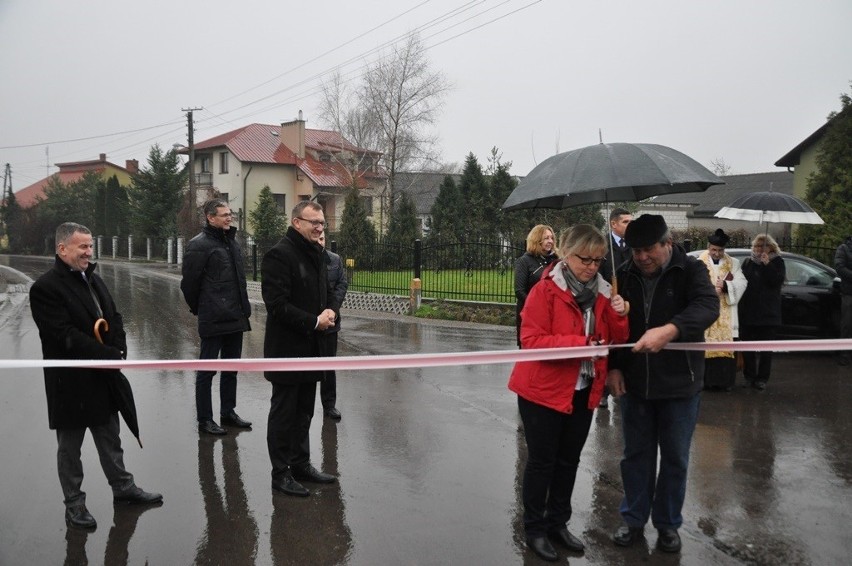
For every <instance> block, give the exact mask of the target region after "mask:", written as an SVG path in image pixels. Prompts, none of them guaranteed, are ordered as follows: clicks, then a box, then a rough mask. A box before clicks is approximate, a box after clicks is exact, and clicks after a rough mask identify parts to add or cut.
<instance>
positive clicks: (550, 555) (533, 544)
mask: <svg viewBox="0 0 852 566" xmlns="http://www.w3.org/2000/svg"><path fill="white" fill-rule="evenodd" d="M527 546H528V547H530V548H531V549H532V551H533V552H535V553H536V554H537V555H538V556H539V558H541V559H542V560H547V561H548V562H556V561H557V560H559V555H558V554H556V550H555V549H554V548H553V545H552V544H550V541H549V540H547V537H531V538H528V539H527Z"/></svg>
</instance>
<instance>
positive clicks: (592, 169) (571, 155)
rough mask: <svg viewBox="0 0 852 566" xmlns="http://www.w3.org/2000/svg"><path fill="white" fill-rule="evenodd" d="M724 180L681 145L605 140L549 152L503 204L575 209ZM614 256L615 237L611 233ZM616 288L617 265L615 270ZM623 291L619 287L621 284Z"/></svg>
mask: <svg viewBox="0 0 852 566" xmlns="http://www.w3.org/2000/svg"><path fill="white" fill-rule="evenodd" d="M721 184H724V181H722V179H720V178H719V177H717V176H716V175H714V174H713V173H711V172H710V171H709V170H708V169H707V168H706V167H704V166H703V165H701V164H700V163H698V162H697V161H695V160H694V159H692V158H691V157H689V156H688V155H685V154H683V153H681V152H679V151H677V150H675V149H672V148H670V147H666V146H664V145H657V144H652V143H600V144H597V145H590V146H588V147H583V148H580V149H575V150H572V151H568V152H565V153H560V154H557V155H554V156H553V157H549V158H547V159H545V160H544V161H542V162H541V163H540V164H538V165H537V166H536V167H535V168H533V170H532V171H530V173H529V175H527V176H526V177H524V179H523V180H522V181H521V182H520V183H518V186H517V187H515V190H514V191H512V194H510V195H509V198H507V199H506V202H505V203H503V209H504V210H507V211H511V210H521V209H535V208H570V207H572V206H579V205H582V204H595V203H605V204H607V206H608V205H609V203H610V202H618V201H630V202H632V201H639V200H644V199H646V198H650V197H653V196H659V195H667V194H674V193H697V192H702V191H706V190H707V188H708V187H711V186H713V185H721ZM609 245H610V251H609V253H610V257H611V256H612V238H609ZM612 275H613V277H612V278H613V287H615V270H613V274H612ZM616 292H617V289H616Z"/></svg>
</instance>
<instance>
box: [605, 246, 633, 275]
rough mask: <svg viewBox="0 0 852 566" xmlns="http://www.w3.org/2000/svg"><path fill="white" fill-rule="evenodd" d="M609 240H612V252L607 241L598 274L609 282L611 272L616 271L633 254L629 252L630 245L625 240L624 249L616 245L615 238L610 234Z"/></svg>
mask: <svg viewBox="0 0 852 566" xmlns="http://www.w3.org/2000/svg"><path fill="white" fill-rule="evenodd" d="M609 240H610V242H612V254H610V253H609V242H607V244H606V261H604V262H603V265H601V270H600V274H601V276H602V277H603V278H604V279H606V280H607V282H608V283H611V282H612V274H613V272H617V271H618V268H619V267H621V266H622V265H623V264H624V262H625V261H627V260H628V259H630V258H631V257H632V256H633V254H632V253H631V252H630V246H628V245H627V242H624V244H625V246H624V249H621V248H620V247H618V246H617V245H616V243H615V238H613V236H612V234H609ZM622 241H624V240H622ZM613 258H614V261H613Z"/></svg>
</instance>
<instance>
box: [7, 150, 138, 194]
mask: <svg viewBox="0 0 852 566" xmlns="http://www.w3.org/2000/svg"><path fill="white" fill-rule="evenodd" d="M56 167H58V168H59V171H58V172H56V173H54V174H53V175H51V176H50V177H45V178H44V179H42V180H40V181H36V182H35V183H33V184H32V185H29V186H27V187H24V188H23V189H21V190H19V191H15V200H16V201H17V203H18V205H19V206H20V207H21V208H30V207H31V206H33V205H35V204H36V203H37V202H38V201H39V200H44V199H45V192H44V189H45V187H47V185H48V183H49V182H50V179H52V178H58V179H59V180H60V181H61V182H62V183H63V184H65V185H67V184H69V183H75V182H77V181H79V180H80V179H82V178H83V175H85V174H86V173H89V172H95V173H97V174H98V175H100V176H101V177H102V178H103V179H104V180H106V179H109V178H110V177H112V176H113V175H115V177H116V178H117V179H118V183H119V184H120V185H121V186H124V187H126V186H128V185H130V178H131V177H132V176H133V175H134V174H136V173H137V172H138V171H139V162H138V161H137V160H135V159H128V160H126V161H125V166H124V167H122V166H120V165H116V164H115V163H110V162H109V161H107V158H106V154H105V153H102V154H100V157H99V158H98V159H96V160H92V161H71V162H68V163H56Z"/></svg>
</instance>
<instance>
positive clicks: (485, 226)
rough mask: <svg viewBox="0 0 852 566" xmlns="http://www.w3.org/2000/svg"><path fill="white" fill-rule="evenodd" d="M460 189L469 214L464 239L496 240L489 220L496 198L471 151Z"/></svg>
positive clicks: (465, 163)
mask: <svg viewBox="0 0 852 566" xmlns="http://www.w3.org/2000/svg"><path fill="white" fill-rule="evenodd" d="M459 191H460V192H461V196H462V200H463V201H464V206H465V210H464V212H465V214H466V215H467V221H466V222H465V228H466V229H465V236H464V241H466V242H488V241H494V239H495V237H496V235H495V234H490V232H491V230H492V228H493V226H492V225H491V223H490V222H489V221H488V217H489V215H490V214H491V212H492V211H493V210H494V199H493V198H492V197H491V194H490V187H489V185H488V183H487V182H486V181H485V175H484V174H483V172H482V166H481V165H480V164H479V161H478V160H477V159H476V156H475V155H473V153H469V154H468V155H467V157H466V158H465V160H464V169H463V170H462V176H461V179H459Z"/></svg>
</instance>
